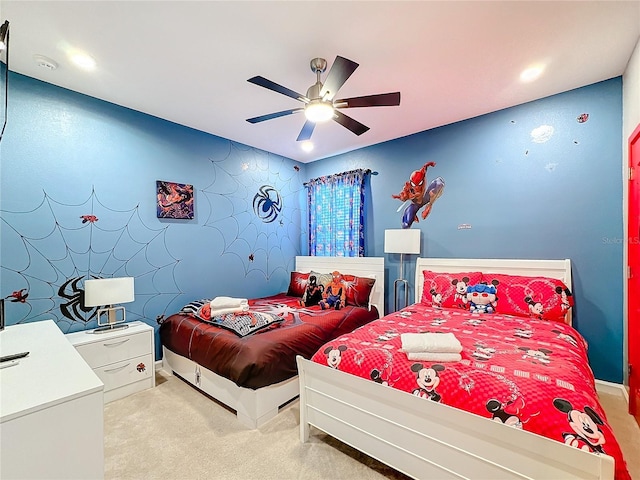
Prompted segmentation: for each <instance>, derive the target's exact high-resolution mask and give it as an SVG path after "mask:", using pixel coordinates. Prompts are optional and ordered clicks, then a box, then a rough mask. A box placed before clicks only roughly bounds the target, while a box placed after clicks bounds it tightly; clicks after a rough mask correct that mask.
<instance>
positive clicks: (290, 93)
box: [247, 76, 309, 103]
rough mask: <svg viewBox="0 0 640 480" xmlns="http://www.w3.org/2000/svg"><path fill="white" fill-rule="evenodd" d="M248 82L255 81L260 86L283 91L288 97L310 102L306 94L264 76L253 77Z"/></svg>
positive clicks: (279, 91) (278, 91)
mask: <svg viewBox="0 0 640 480" xmlns="http://www.w3.org/2000/svg"><path fill="white" fill-rule="evenodd" d="M247 82H250V83H253V84H255V85H258V86H260V87H264V88H266V89H268V90H273V91H274V92H277V93H281V94H282V95H286V96H287V97H291V98H295V99H296V100H300V101H301V102H304V103H309V99H308V98H307V97H306V96H305V95H302V94H301V93H298V92H294V91H293V90H290V89H288V88H287V87H283V86H282V85H279V84H277V83H276V82H272V81H271V80H267V79H266V78H264V77H261V76H257V77H251V78H250V79H249V80H247Z"/></svg>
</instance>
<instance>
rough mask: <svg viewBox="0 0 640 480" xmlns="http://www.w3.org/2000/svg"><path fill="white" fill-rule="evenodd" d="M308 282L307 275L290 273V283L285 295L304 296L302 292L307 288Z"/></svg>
mask: <svg viewBox="0 0 640 480" xmlns="http://www.w3.org/2000/svg"><path fill="white" fill-rule="evenodd" d="M308 280H309V274H308V273H302V272H291V281H290V282H289V289H288V290H287V295H288V296H290V297H302V296H303V295H304V291H305V290H306V288H307V281H308Z"/></svg>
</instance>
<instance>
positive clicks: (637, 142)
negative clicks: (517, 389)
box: [627, 125, 640, 424]
mask: <svg viewBox="0 0 640 480" xmlns="http://www.w3.org/2000/svg"><path fill="white" fill-rule="evenodd" d="M628 191H629V194H628V197H629V199H628V200H629V203H628V219H627V227H628V228H627V236H628V239H629V241H628V242H627V254H628V257H627V259H628V261H627V263H628V276H627V347H628V359H629V365H630V366H631V368H630V371H629V413H630V414H631V415H634V416H635V417H636V420H637V421H638V423H639V424H640V295H639V294H638V292H639V291H640V125H638V126H637V127H636V129H635V130H634V132H633V133H632V134H631V136H630V137H629V190H628Z"/></svg>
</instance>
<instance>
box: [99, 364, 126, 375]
mask: <svg viewBox="0 0 640 480" xmlns="http://www.w3.org/2000/svg"><path fill="white" fill-rule="evenodd" d="M129 365H131V362H129V363H127V364H126V365H122V366H121V367H116V368H110V369H108V370H104V373H113V372H119V371H120V370H122V369H124V368H127V367H128V366H129Z"/></svg>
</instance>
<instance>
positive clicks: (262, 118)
mask: <svg viewBox="0 0 640 480" xmlns="http://www.w3.org/2000/svg"><path fill="white" fill-rule="evenodd" d="M301 110H304V108H293V109H291V110H283V111H282V112H274V113H268V114H266V115H260V116H259V117H253V118H247V122H249V123H258V122H264V121H265V120H271V119H272V118H278V117H284V116H285V115H291V114H292V113H296V112H300V111H301Z"/></svg>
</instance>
